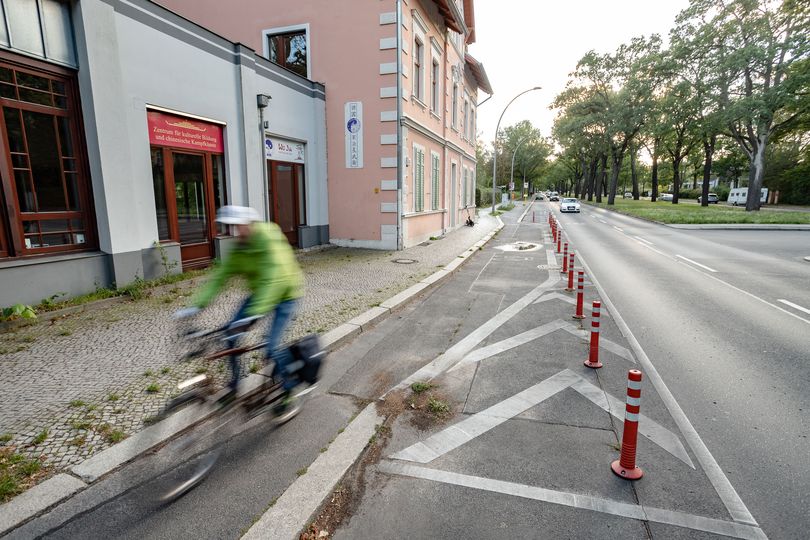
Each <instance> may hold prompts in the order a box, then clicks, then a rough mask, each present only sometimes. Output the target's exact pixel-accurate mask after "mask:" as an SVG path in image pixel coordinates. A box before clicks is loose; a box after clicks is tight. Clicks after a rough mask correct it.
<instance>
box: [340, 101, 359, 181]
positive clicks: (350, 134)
mask: <svg viewBox="0 0 810 540" xmlns="http://www.w3.org/2000/svg"><path fill="white" fill-rule="evenodd" d="M345 113H346V114H345V118H346V120H345V124H344V126H343V127H344V129H345V130H346V132H345V134H346V168H347V169H362V168H363V103H362V102H361V101H347V102H346V107H345Z"/></svg>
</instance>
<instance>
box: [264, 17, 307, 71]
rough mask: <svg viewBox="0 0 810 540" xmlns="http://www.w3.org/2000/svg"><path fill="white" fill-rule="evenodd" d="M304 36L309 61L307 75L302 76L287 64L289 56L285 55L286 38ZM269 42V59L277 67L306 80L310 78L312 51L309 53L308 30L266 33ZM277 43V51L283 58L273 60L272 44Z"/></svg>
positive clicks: (305, 68)
mask: <svg viewBox="0 0 810 540" xmlns="http://www.w3.org/2000/svg"><path fill="white" fill-rule="evenodd" d="M299 35H300V36H303V38H304V42H305V43H306V51H307V59H306V63H305V64H304V71H305V72H306V73H304V74H301V73H299V72H298V71H297V70H296V69H295V68H294V67H290V64H288V63H287V54H285V52H286V51H285V50H284V43H285V41H284V38H286V37H291V36H299ZM265 37H266V40H267V58H268V60H270V61H271V62H273V63H274V64H276V65H277V66H281V67H283V68H284V69H287V70H289V71H292V72H293V73H295V74H296V75H301V76H302V77H304V78H308V77H309V62H310V51H309V35H308V32H307V29H306V28H300V29H295V30H288V31H281V32H277V33H272V34H271V33H266V34H265ZM273 42H275V45H276V50H277V51H281V52H282V57H281V58H279V57H277V58H276V60H272V59H271V58H270V51H271V49H272V43H273Z"/></svg>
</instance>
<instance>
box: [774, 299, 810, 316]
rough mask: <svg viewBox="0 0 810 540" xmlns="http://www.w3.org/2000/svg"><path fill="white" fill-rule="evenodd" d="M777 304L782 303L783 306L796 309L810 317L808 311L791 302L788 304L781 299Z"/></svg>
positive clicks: (809, 311) (809, 310)
mask: <svg viewBox="0 0 810 540" xmlns="http://www.w3.org/2000/svg"><path fill="white" fill-rule="evenodd" d="M777 301H778V302H782V303H783V304H785V305H787V306H790V307H792V308H793V309H798V310H799V311H804V312H805V313H807V314H808V315H810V309H807V308H804V307H802V306H800V305H798V304H794V303H793V302H789V301H787V300H782V299H781V298H780V299H779V300H777Z"/></svg>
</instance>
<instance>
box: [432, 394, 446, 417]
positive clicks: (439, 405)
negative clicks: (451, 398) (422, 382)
mask: <svg viewBox="0 0 810 540" xmlns="http://www.w3.org/2000/svg"><path fill="white" fill-rule="evenodd" d="M427 408H428V410H429V411H430V412H432V413H433V414H435V415H437V416H444V415H446V414H448V413H449V412H450V405H449V404H448V403H447V402H446V401H443V400H441V399H438V398H435V397H431V398H430V399H428V402H427Z"/></svg>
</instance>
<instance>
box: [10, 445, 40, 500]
mask: <svg viewBox="0 0 810 540" xmlns="http://www.w3.org/2000/svg"><path fill="white" fill-rule="evenodd" d="M44 474H46V472H45V471H44V470H43V466H42V462H41V461H39V460H38V459H30V458H27V457H25V456H24V455H22V454H18V453H16V452H15V451H14V448H13V447H5V448H0V503H4V502H7V501H8V500H10V499H11V498H12V497H14V496H15V495H18V494H20V493H22V492H23V491H25V490H26V489H28V488H30V487H31V486H33V485H34V484H36V483H37V481H38V479H39V477H40V476H42V475H44Z"/></svg>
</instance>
